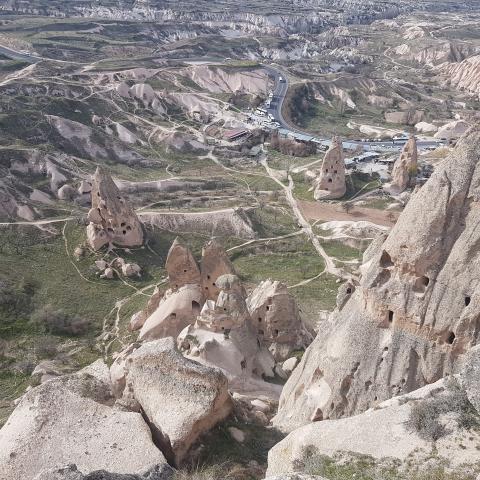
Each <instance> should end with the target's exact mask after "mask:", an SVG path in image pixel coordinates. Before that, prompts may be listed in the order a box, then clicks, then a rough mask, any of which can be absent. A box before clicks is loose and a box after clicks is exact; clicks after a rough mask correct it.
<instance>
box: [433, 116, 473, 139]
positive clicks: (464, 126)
mask: <svg viewBox="0 0 480 480" xmlns="http://www.w3.org/2000/svg"><path fill="white" fill-rule="evenodd" d="M469 128H470V125H469V124H468V123H467V122H465V121H464V120H454V121H453V122H450V123H447V124H446V125H443V127H440V128H439V129H438V132H437V133H436V134H435V138H440V139H445V140H447V141H450V140H456V139H457V138H460V137H461V136H462V135H463V134H465V133H466V132H467V130H468V129H469Z"/></svg>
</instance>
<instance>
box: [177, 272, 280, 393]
mask: <svg viewBox="0 0 480 480" xmlns="http://www.w3.org/2000/svg"><path fill="white" fill-rule="evenodd" d="M216 283H217V287H218V288H219V294H218V298H217V300H216V301H215V302H214V301H212V300H207V301H206V303H205V306H204V308H203V310H202V313H201V315H200V316H199V317H198V318H197V321H196V322H195V324H194V325H191V326H189V327H187V328H186V329H185V330H184V331H183V332H182V333H181V334H180V335H179V337H178V345H179V347H180V348H181V350H182V351H183V352H184V354H185V355H187V356H188V357H190V358H192V359H195V360H197V361H199V362H202V363H204V364H206V365H212V366H216V367H219V368H221V369H222V371H223V372H224V373H225V375H227V377H228V380H229V385H230V388H232V389H233V390H234V391H242V392H245V391H247V390H257V391H262V390H265V391H271V392H273V394H274V396H275V395H276V394H277V393H276V392H275V388H271V387H274V386H273V385H272V386H271V387H270V386H269V385H268V384H266V383H265V382H263V380H262V377H263V376H268V377H273V376H274V367H275V360H274V358H273V357H272V355H271V354H270V352H269V351H268V350H267V348H266V347H264V346H262V344H261V342H260V341H259V339H258V338H257V332H256V330H255V328H254V327H253V324H252V320H251V318H250V314H249V312H248V308H247V304H246V302H245V298H246V293H245V290H244V288H243V286H242V284H241V282H240V280H239V279H238V277H237V276H236V275H231V274H227V275H222V276H220V277H219V278H218V279H217V282H216Z"/></svg>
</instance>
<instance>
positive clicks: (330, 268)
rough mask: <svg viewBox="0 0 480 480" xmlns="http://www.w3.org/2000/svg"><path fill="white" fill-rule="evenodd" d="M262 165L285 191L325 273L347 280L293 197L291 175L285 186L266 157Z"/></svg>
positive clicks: (293, 184) (293, 186)
mask: <svg viewBox="0 0 480 480" xmlns="http://www.w3.org/2000/svg"><path fill="white" fill-rule="evenodd" d="M261 164H262V165H263V166H264V168H265V170H266V172H267V173H268V176H269V177H270V178H271V179H272V180H273V181H275V182H276V183H277V184H278V185H280V186H281V187H282V189H283V190H284V192H285V196H286V199H287V202H288V204H289V205H290V207H291V209H292V210H293V213H294V215H295V218H296V219H297V222H298V225H299V226H300V227H301V228H302V230H303V231H304V233H305V234H306V235H307V237H308V238H309V240H310V241H311V242H312V245H313V247H314V248H315V250H316V251H317V253H318V254H319V255H320V256H321V257H322V258H323V260H324V262H325V271H326V272H328V273H331V274H332V275H335V276H336V277H340V278H346V276H345V274H344V272H343V271H342V270H341V269H340V268H337V266H336V265H335V262H334V261H333V259H332V258H331V257H330V256H329V255H328V254H327V252H325V250H324V248H323V247H322V245H321V244H320V241H319V240H318V238H317V236H316V235H315V233H314V232H313V229H312V226H311V225H310V223H309V222H308V220H307V219H306V218H305V217H304V215H303V213H302V210H301V208H300V207H299V203H298V202H297V199H296V198H295V197H294V195H293V190H294V188H295V183H294V182H293V179H292V177H291V175H289V176H288V186H287V185H284V184H283V183H282V182H281V181H280V180H278V178H277V175H275V171H274V170H273V169H272V168H270V167H269V165H268V162H267V158H266V156H264V157H263V158H262V160H261Z"/></svg>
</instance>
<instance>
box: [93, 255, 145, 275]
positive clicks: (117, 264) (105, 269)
mask: <svg viewBox="0 0 480 480" xmlns="http://www.w3.org/2000/svg"><path fill="white" fill-rule="evenodd" d="M95 267H96V268H97V269H98V270H99V272H101V275H100V278H107V279H112V278H114V277H115V269H119V271H118V270H117V272H118V273H119V275H120V274H121V275H122V276H124V277H140V276H141V275H140V273H141V271H142V269H141V268H140V266H139V265H137V264H136V263H127V262H125V260H124V259H123V258H120V257H118V258H115V259H114V260H113V261H112V262H110V263H108V262H106V261H105V260H96V261H95Z"/></svg>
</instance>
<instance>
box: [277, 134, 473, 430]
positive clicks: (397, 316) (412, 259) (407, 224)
mask: <svg viewBox="0 0 480 480" xmlns="http://www.w3.org/2000/svg"><path fill="white" fill-rule="evenodd" d="M479 147H480V129H479V128H478V127H477V128H476V129H473V130H471V131H470V132H469V133H468V134H467V135H466V136H465V137H463V139H461V140H460V141H459V142H458V145H457V147H456V148H455V149H454V150H453V152H452V153H451V155H450V157H449V158H447V159H446V161H445V162H443V163H442V165H441V166H440V167H439V168H438V169H437V170H436V171H435V172H434V173H433V175H432V176H431V178H430V179H429V180H428V181H427V183H426V184H425V185H424V186H423V187H422V188H421V189H420V190H419V191H418V192H417V193H416V194H415V195H414V196H413V197H412V199H411V200H410V202H409V203H408V205H407V206H406V208H405V210H404V211H403V212H402V214H401V215H400V218H399V220H398V221H397V223H396V225H395V226H394V227H393V229H392V230H391V232H390V234H389V235H388V237H387V239H386V240H385V241H384V242H383V244H382V245H381V246H379V245H380V241H381V239H379V242H374V243H373V245H372V247H371V248H369V249H367V251H366V252H365V257H364V262H365V263H364V265H363V266H362V269H361V270H362V279H361V282H360V285H358V286H357V288H356V289H355V291H353V292H352V293H351V294H350V298H349V299H348V300H347V301H346V303H344V306H343V308H341V309H339V310H337V311H336V312H334V314H333V316H332V318H331V319H330V321H329V322H328V324H327V325H326V327H325V329H323V330H321V331H320V332H319V334H318V336H317V338H316V339H315V340H314V342H313V343H312V345H310V347H309V348H308V349H307V351H306V352H305V354H304V356H303V358H302V361H301V363H300V365H299V366H298V367H297V368H296V369H295V370H294V372H293V373H292V376H291V377H290V379H289V380H288V382H287V384H286V385H285V387H284V390H283V392H282V398H281V400H280V408H279V412H278V414H277V417H276V419H275V423H276V425H280V426H281V427H282V428H284V429H291V428H292V427H293V428H294V427H297V426H299V425H302V424H305V423H308V422H309V421H310V419H311V418H312V417H313V416H319V415H320V411H321V416H322V417H323V418H324V419H327V418H338V417H343V416H346V415H353V414H356V413H359V412H362V411H365V410H366V409H368V408H370V407H372V406H374V405H375V404H376V403H377V402H381V401H383V400H386V399H388V398H390V397H392V396H395V395H399V394H401V393H405V392H410V391H412V390H415V389H417V388H420V387H422V386H424V385H426V384H428V383H433V382H435V381H437V380H439V379H440V378H442V377H444V376H445V375H447V374H450V373H452V372H454V371H456V370H457V369H458V368H459V364H460V362H461V358H462V355H463V354H464V353H465V352H468V350H469V349H470V348H471V347H472V346H474V345H476V344H477V343H478V342H479V340H480V323H479V319H478V314H477V312H478V305H479V304H478V302H479V289H478V285H477V281H476V280H477V279H478V269H479V268H480V256H479V254H478V248H477V244H478V242H479V241H480V233H479V231H478V228H477V226H478V219H479V215H480V209H479V204H478V201H479V198H480V181H479V178H480V167H479V158H478V151H479ZM378 247H379V248H378ZM375 248H376V250H375ZM452 279H454V281H452Z"/></svg>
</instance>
